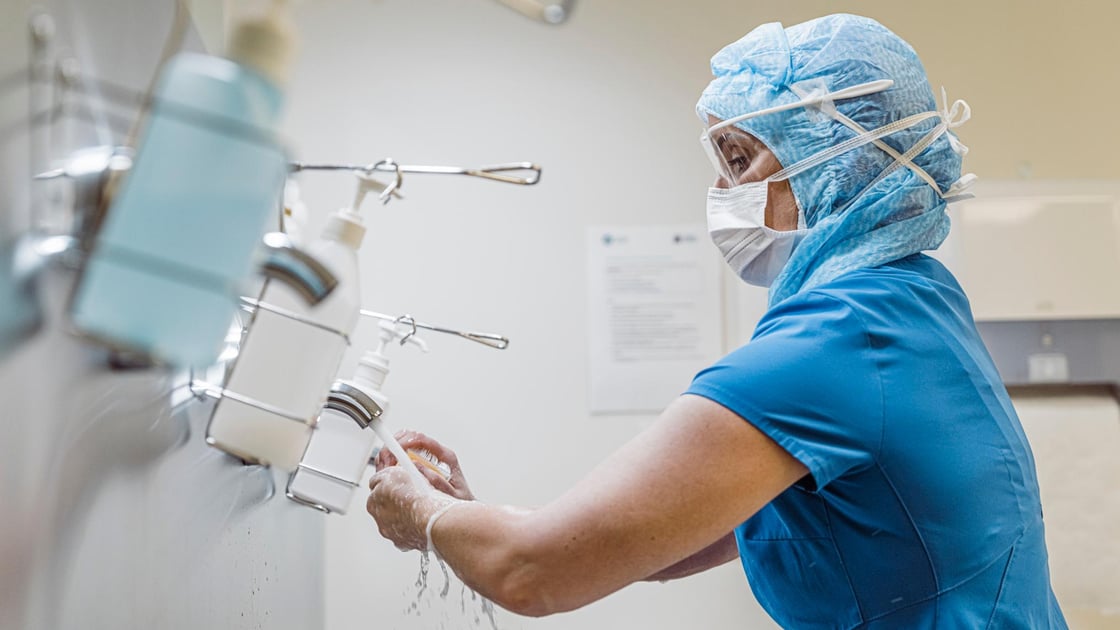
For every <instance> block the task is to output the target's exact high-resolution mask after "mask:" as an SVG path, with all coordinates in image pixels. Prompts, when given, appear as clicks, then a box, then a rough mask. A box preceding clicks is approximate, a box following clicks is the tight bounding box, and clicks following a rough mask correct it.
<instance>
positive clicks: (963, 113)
mask: <svg viewBox="0 0 1120 630" xmlns="http://www.w3.org/2000/svg"><path fill="white" fill-rule="evenodd" d="M938 114H940V115H941V124H942V125H944V127H945V129H947V130H949V131H950V133H947V134H945V135H946V136H947V137H948V138H949V146H950V147H952V149H953V151H954V152H955V153H956V154H957V155H959V156H961V157H964V156H966V155H968V146H967V145H965V143H963V142H961V140H960V138H958V137H957V134H955V133H951V131H952V130H953V129H956V128H957V127H960V126H961V125H963V124H965V123H966V122H968V120H969V119H970V118H972V108H971V107H969V106H968V103H967V102H966V101H964V100H962V99H957V100H955V101H953V104H952V105H949V97H948V95H947V94H946V93H945V87H944V86H942V87H941V111H939V112H938ZM976 180H977V177H976V174H975V173H965V174H964V175H961V176H960V177H959V178H957V181H955V182H953V184H952V185H951V186H949V190H946V191H945V192H943V193H941V198H942V199H944V200H945V201H946V202H948V203H952V202H954V201H963V200H965V199H971V198H972V197H973V196H974V195H973V194H972V193H970V192H968V189H969V187H971V186H972V184H973V183H975V182H976ZM938 192H940V191H938Z"/></svg>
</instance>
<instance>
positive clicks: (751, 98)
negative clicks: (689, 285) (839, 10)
mask: <svg viewBox="0 0 1120 630" xmlns="http://www.w3.org/2000/svg"><path fill="white" fill-rule="evenodd" d="M712 73H713V74H714V75H715V79H713V80H712V82H711V83H710V84H709V85H708V87H707V88H706V89H705V90H704V92H703V94H702V95H701V96H700V101H699V103H697V106H696V108H697V113H698V114H699V115H700V117H701V119H703V120H704V121H705V124H707V116H708V115H709V114H710V115H712V116H715V117H716V118H718V119H720V120H727V119H729V118H733V117H735V116H739V115H742V114H746V113H750V112H755V111H759V110H762V109H766V108H768V107H773V106H775V105H782V104H786V103H793V102H797V101H799V100H801V97H800V96H798V94H796V93H795V92H794V91H793V90H791V86H793V85H796V84H799V83H802V82H810V83H809V84H810V85H812V84H814V83H815V84H816V85H821V87H823V88H825V89H827V91H830V92H831V91H836V90H840V89H843V88H847V87H851V86H855V85H859V84H863V83H868V82H871V81H877V80H880V79H890V80H892V81H894V84H893V86H892V87H891V88H889V89H887V90H886V91H883V92H878V93H875V94H870V95H867V96H861V97H856V98H852V99H844V100H838V101H836V102H835V105H836V108H837V110H839V112H840V113H842V114H844V115H846V116H848V117H849V118H851V119H852V120H854V121H855V122H857V123H859V125H860V126H862V127H863V128H864V129H866V130H868V131H872V130H875V129H877V128H879V127H882V126H883V125H886V124H888V123H891V122H894V121H897V120H899V119H902V118H905V117H907V116H910V115H912V114H918V113H922V112H930V111H935V110H936V103H935V101H934V98H933V93H932V91H931V90H930V86H929V82H928V81H927V80H926V73H925V70H924V69H923V68H922V63H921V61H919V60H918V56H917V54H916V53H915V52H914V49H913V48H911V47H910V45H909V44H907V43H906V42H905V41H903V40H902V39H901V38H899V37H898V36H897V35H895V34H894V33H892V32H891V31H890V30H888V29H887V28H886V27H884V26H883V25H881V24H879V23H878V22H876V21H875V20H872V19H870V18H865V17H859V16H855V15H843V14H839V15H829V16H825V17H822V18H818V19H815V20H811V21H808V22H805V23H802V24H798V25H796V26H792V27H790V28H783V27H782V25H781V24H778V23H772V24H764V25H762V26H759V27H758V28H756V29H754V30H753V31H751V32H750V33H748V34H747V35H746V36H745V37H743V38H742V39H740V40H739V41H737V42H735V43H733V44H730V45H729V46H727V47H725V48H724V49H723V50H721V51H719V52H718V53H717V54H716V55H715V57H713V58H712ZM822 84H823V85H822ZM939 122H940V120H939V119H938V118H933V119H931V120H928V121H925V122H923V123H921V124H919V125H917V126H914V127H911V128H909V129H906V130H904V131H901V132H898V133H895V134H892V135H890V136H887V137H885V138H884V141H885V142H886V143H887V144H889V145H890V146H891V147H893V148H895V149H896V150H897V151H898V152H899V153H903V152H905V151H906V150H907V149H909V148H910V147H912V146H913V145H914V144H915V143H917V142H918V141H919V140H920V139H921V138H922V136H924V135H926V134H927V133H928V132H929V131H930V130H931V129H933V128H934V127H935V126H937V125H938V124H939ZM738 127H739V128H741V129H743V130H744V131H746V132H747V133H750V134H751V135H753V136H755V137H757V138H758V139H759V140H760V141H762V142H763V143H764V144H766V146H767V147H769V148H770V150H771V151H773V153H774V155H775V156H776V157H777V158H778V161H779V162H781V164H782V166H783V167H788V166H791V165H793V164H796V163H798V162H800V161H802V160H804V159H805V158H808V157H811V156H812V155H814V154H816V153H819V152H820V151H822V150H824V149H827V148H829V147H832V146H835V145H837V144H839V143H841V142H843V141H845V140H848V139H850V138H853V137H855V136H856V132H855V131H853V130H851V129H849V128H848V127H847V126H845V125H843V124H841V123H840V122H838V121H836V120H835V119H834V118H832V117H829V116H827V115H824V114H822V113H821V112H820V111H818V110H810V109H806V108H800V107H799V108H794V109H791V110H789V111H785V112H780V113H774V114H767V115H763V116H759V117H755V118H751V119H748V120H746V121H743V122H741V123H739V124H738ZM951 133H952V132H946V134H945V135H942V136H941V137H939V138H938V139H937V140H936V141H935V142H934V143H933V144H931V145H930V146H929V147H927V148H926V149H925V150H924V151H922V152H921V153H920V154H918V155H917V156H916V157H915V158H914V160H913V162H914V163H915V164H916V165H918V166H920V167H921V168H922V169H924V170H925V171H926V172H927V173H928V174H929V175H930V176H931V177H932V178H933V179H934V180H935V181H936V182H937V184H938V185H939V186H940V188H941V190H942V191H946V190H948V189H949V187H950V186H951V185H952V184H954V183H955V182H956V181H957V180H958V179H960V175H961V155H960V154H963V150H962V148H961V147H963V145H960V143H959V142H957V141H956V140H955V137H954V138H951V137H950V134H951ZM958 152H959V153H960V154H959V153H958ZM893 162H894V158H893V157H891V156H890V155H888V154H887V153H886V152H885V151H883V150H882V149H880V148H877V147H875V146H873V145H870V144H868V145H864V146H862V147H860V148H858V149H855V150H853V151H849V152H847V153H843V154H841V155H839V156H837V157H834V158H832V159H830V160H829V161H827V162H825V163H823V164H821V165H820V166H816V167H814V168H811V169H809V170H807V171H805V172H802V173H799V174H797V175H794V176H793V177H792V178H791V179H790V184H791V186H792V189H793V194H794V197H795V198H796V200H797V203H798V205H799V207H800V209H801V212H802V213H803V215H804V218H805V224H806V225H807V226H808V227H809V233H808V234H807V235H806V236H805V238H804V239H803V240H802V241H801V243H800V244H799V245H798V246H797V248H796V249H795V250H794V252H793V255H792V257H791V258H790V261H789V263H788V264H787V265H786V267H785V268H784V269H783V270H782V273H781V274H780V275H779V276H778V277H777V278H776V279H775V280H774V283H773V285H772V286H771V288H770V304H771V305H773V304H776V303H778V302H780V301H782V300H783V299H785V298H787V297H789V296H791V295H793V294H795V293H797V292H799V291H802V290H807V289H810V288H812V287H814V286H818V285H820V284H823V283H825V282H828V281H830V280H832V279H835V278H836V277H838V276H840V275H841V274H843V273H846V272H848V271H852V270H855V269H861V268H866V267H875V266H879V265H882V264H886V263H888V262H891V261H893V260H897V259H899V258H903V257H905V256H908V255H910V254H914V253H917V252H920V251H923V250H929V249H936V248H937V247H938V246H939V245H941V243H942V241H944V240H945V237H946V236H948V234H949V217H948V216H947V215H946V214H945V207H946V202H945V201H944V200H943V199H942V197H941V195H940V194H939V193H938V192H937V191H935V190H933V188H932V187H930V186H929V185H928V184H927V183H926V182H925V181H924V180H923V179H921V178H920V177H919V176H918V175H917V174H915V173H914V171H913V170H911V169H910V168H908V167H905V166H903V167H900V168H896V169H895V170H894V171H892V172H891V173H890V174H889V175H888V176H887V177H885V178H883V179H882V180H880V181H878V182H874V180H875V179H876V177H878V176H879V175H880V174H881V173H882V172H883V171H884V170H885V169H887V168H888V167H889V166H891V164H892V163H893ZM873 182H874V185H873V186H871V187H870V188H869V187H868V186H869V184H872V183H873Z"/></svg>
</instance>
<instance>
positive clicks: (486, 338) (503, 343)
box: [359, 309, 509, 350]
mask: <svg viewBox="0 0 1120 630" xmlns="http://www.w3.org/2000/svg"><path fill="white" fill-rule="evenodd" d="M359 312H360V313H361V314H362V316H363V317H373V318H375V319H382V320H385V321H389V322H398V323H403V324H406V325H408V326H412V328H413V332H415V329H417V328H423V329H424V330H430V331H432V332H438V333H444V334H448V335H455V336H456V337H462V338H463V339H468V340H470V341H473V342H475V343H480V344H482V345H484V346H487V347H490V348H494V349H496V350H505V349H506V348H507V347H508V346H509V339H508V338H507V337H504V336H502V335H496V334H493V333H480V332H464V331H461V330H452V329H450V328H443V327H441V326H433V325H431V324H425V323H422V322H418V321H416V320H415V319H413V318H412V316H411V315H402V316H400V317H393V316H392V315H386V314H384V313H377V312H374V311H368V310H365V309H362V310H361V311H359ZM406 338H407V337H406ZM402 341H403V340H402Z"/></svg>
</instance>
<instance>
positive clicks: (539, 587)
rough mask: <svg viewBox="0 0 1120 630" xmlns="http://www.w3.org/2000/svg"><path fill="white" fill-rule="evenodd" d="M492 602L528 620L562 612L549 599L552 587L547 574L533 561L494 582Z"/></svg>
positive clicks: (513, 569) (516, 564)
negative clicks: (528, 618)
mask: <svg viewBox="0 0 1120 630" xmlns="http://www.w3.org/2000/svg"><path fill="white" fill-rule="evenodd" d="M495 582H496V583H495V585H494V589H493V593H492V594H491V597H490V598H491V599H492V600H494V603H495V604H497V605H499V606H501V607H502V608H505V609H506V610H508V611H510V612H512V613H516V614H518V615H522V616H525V617H546V616H548V615H551V614H554V613H558V612H563V611H562V610H561V609H560V608H558V607H557V606H556V605H555V599H554V598H553V597H550V596H549V593H550V592H552V590H553V587H552V585H550V584H549V583H548V576H547V571H545V570H543V568H542V567H540V566H539V565H536V564H534V563H531V562H517V563H515V564H514V566H512V567H510V568H509V569H507V570H506V571H503V572H502V575H500V576H498V578H497V579H496V580H495Z"/></svg>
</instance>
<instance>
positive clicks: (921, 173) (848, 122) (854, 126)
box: [790, 84, 941, 197]
mask: <svg viewBox="0 0 1120 630" xmlns="http://www.w3.org/2000/svg"><path fill="white" fill-rule="evenodd" d="M790 89H791V90H793V92H794V93H795V94H797V95H798V96H801V93H800V91H799V90H800V89H802V88H800V85H799V84H795V85H791V86H790ZM829 113H830V114H831V115H832V116H833V117H834V118H835V119H836V121H837V122H839V123H840V124H842V125H844V126H845V127H847V128H849V129H851V130H852V131H854V132H856V133H858V134H864V133H867V130H866V129H864V128H863V127H862V126H861V125H860V124H859V123H857V122H856V121H854V120H852V119H851V118H848V117H847V116H845V115H844V114H842V113H840V110H838V109H836V108H835V107H834V108H832V110H831V111H830V112H829ZM932 113H933V114H934V115H939V113H938V112H932ZM874 144H875V146H877V147H879V148H880V149H882V150H883V151H885V152H886V153H887V155H889V156H891V157H892V158H894V159H895V161H896V162H902V163H903V164H905V165H906V166H907V167H908V168H910V169H911V170H913V171H914V173H915V174H917V175H918V177H921V178H922V179H923V180H924V181H925V182H926V183H927V184H929V185H930V187H931V188H933V189H934V190H936V191H937V192H938V194H940V193H941V188H940V187H939V186H938V185H937V181H936V180H934V179H933V177H930V175H929V173H927V172H926V171H925V169H923V168H922V167H920V166H918V165H917V164H914V163H913V162H912V161H910V160H904V159H903V157H902V154H901V153H899V152H898V151H896V150H895V149H894V147H892V146H891V145H889V144H887V143H886V142H883V141H882V140H875V141H874ZM857 197H858V196H857Z"/></svg>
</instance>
